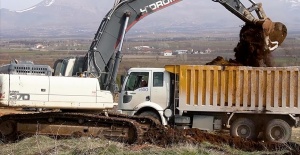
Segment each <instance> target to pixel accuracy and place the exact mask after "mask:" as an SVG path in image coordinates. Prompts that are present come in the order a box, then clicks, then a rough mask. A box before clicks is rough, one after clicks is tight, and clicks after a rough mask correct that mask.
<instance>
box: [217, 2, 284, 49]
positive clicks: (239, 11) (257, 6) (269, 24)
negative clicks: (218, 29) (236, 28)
mask: <svg viewBox="0 0 300 155" xmlns="http://www.w3.org/2000/svg"><path fill="white" fill-rule="evenodd" d="M212 1H214V2H218V3H220V4H222V5H223V6H224V7H225V8H226V9H227V10H229V11H230V12H231V13H233V14H234V15H236V16H237V17H239V18H240V19H241V20H243V21H244V22H245V23H246V24H250V25H253V26H258V27H260V28H261V29H262V31H263V33H264V41H265V50H268V51H274V50H275V49H276V48H277V47H278V46H279V45H280V44H281V43H282V42H283V41H284V40H285V38H286V36H287V28H286V26H285V25H284V24H283V23H281V22H273V21H272V20H271V19H270V18H269V17H268V16H267V15H266V13H265V11H264V9H263V7H262V3H256V2H254V1H253V0H249V2H250V3H251V4H252V5H251V6H250V7H248V8H246V7H245V6H244V5H243V4H242V3H241V2H240V0H212ZM253 11H255V12H256V14H257V17H255V16H254V15H252V13H251V12H253Z"/></svg>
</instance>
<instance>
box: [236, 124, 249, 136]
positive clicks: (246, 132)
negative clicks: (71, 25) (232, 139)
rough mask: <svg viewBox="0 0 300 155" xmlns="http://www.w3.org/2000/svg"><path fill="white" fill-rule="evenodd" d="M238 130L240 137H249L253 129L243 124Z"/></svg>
mask: <svg viewBox="0 0 300 155" xmlns="http://www.w3.org/2000/svg"><path fill="white" fill-rule="evenodd" d="M237 132H238V135H239V136H240V137H243V138H247V137H249V135H250V133H251V130H250V127H249V126H247V125H241V126H239V127H238V130H237Z"/></svg>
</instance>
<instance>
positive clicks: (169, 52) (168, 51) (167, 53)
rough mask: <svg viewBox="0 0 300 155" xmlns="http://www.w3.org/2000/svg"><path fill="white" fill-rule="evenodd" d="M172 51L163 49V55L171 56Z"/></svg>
mask: <svg viewBox="0 0 300 155" xmlns="http://www.w3.org/2000/svg"><path fill="white" fill-rule="evenodd" d="M172 55H173V54H172V51H171V50H165V51H164V56H172Z"/></svg>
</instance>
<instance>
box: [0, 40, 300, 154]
mask: <svg viewBox="0 0 300 155" xmlns="http://www.w3.org/2000/svg"><path fill="white" fill-rule="evenodd" d="M40 42H42V43H43V42H45V41H40ZM56 42H57V41H49V42H47V47H46V48H45V49H34V50H33V49H31V47H33V46H34V45H35V44H37V43H39V41H34V42H32V43H30V40H29V41H13V42H12V41H10V42H7V41H3V42H1V44H0V45H1V46H0V47H1V48H0V65H2V64H7V63H9V62H10V61H11V60H14V59H17V60H19V61H25V60H29V61H33V62H34V63H35V64H44V65H50V66H51V67H52V65H53V64H54V62H55V60H57V59H59V58H64V57H73V56H76V55H84V54H85V53H86V50H83V49H84V48H86V49H87V47H88V45H86V44H88V41H70V40H67V41H66V40H64V41H62V42H64V43H70V42H72V45H74V46H70V44H69V46H63V45H64V43H62V44H61V45H59V48H58V47H57V46H55V45H56ZM74 42H76V46H75V44H74ZM77 42H81V45H80V46H77V45H78V44H77ZM236 42H237V41H236V40H234V39H233V40H222V39H221V40H220V39H210V40H207V39H203V38H202V39H200V40H194V39H192V40H183V41H181V40H180V41H165V42H158V41H151V40H150V41H131V42H126V43H125V45H124V47H125V50H124V56H123V58H122V62H121V66H120V69H119V75H121V74H125V73H126V70H127V69H129V68H131V67H163V66H164V65H167V64H191V65H197V64H205V63H207V62H210V61H211V60H212V59H214V58H216V57H217V56H222V57H224V58H226V59H229V58H234V53H233V48H234V47H235V45H236ZM146 45H147V46H150V47H153V48H151V49H139V50H138V49H134V48H132V47H136V46H146ZM54 47H56V48H54ZM75 47H76V49H75ZM208 48H209V49H210V50H211V53H209V54H183V55H174V56H162V52H163V51H165V50H179V49H187V50H191V49H196V50H199V51H203V50H206V49H208ZM299 51H300V40H298V39H295V38H293V39H287V41H286V42H285V43H284V44H283V46H282V47H280V48H279V49H278V50H276V51H275V52H274V53H273V57H274V62H275V63H274V64H275V65H274V66H289V65H293V66H294V65H300V61H299V60H298V57H299V56H300V55H299ZM14 112H22V111H19V110H17V111H16V110H14V109H9V110H4V109H0V114H4V113H14ZM292 141H293V142H297V143H300V130H299V129H293V135H292ZM286 152H287V150H282V149H281V148H278V149H277V150H273V151H271V150H264V151H254V152H253V151H252V152H245V151H242V150H238V149H234V146H232V147H230V145H229V144H222V145H213V144H210V143H207V142H203V143H198V144H188V143H183V144H174V145H172V146H168V147H166V148H164V147H159V146H156V145H154V144H144V145H127V144H124V143H117V142H112V141H108V140H104V139H99V138H87V137H82V138H69V139H59V138H57V137H54V138H49V137H45V136H39V135H36V136H33V137H31V138H26V139H23V140H21V141H19V142H18V143H12V144H1V142H0V154H284V153H286Z"/></svg>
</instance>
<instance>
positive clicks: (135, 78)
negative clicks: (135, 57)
mask: <svg viewBox="0 0 300 155" xmlns="http://www.w3.org/2000/svg"><path fill="white" fill-rule="evenodd" d="M148 79H149V72H131V73H130V75H129V77H128V80H127V82H126V85H125V90H126V91H134V90H136V89H138V88H141V87H148Z"/></svg>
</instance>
